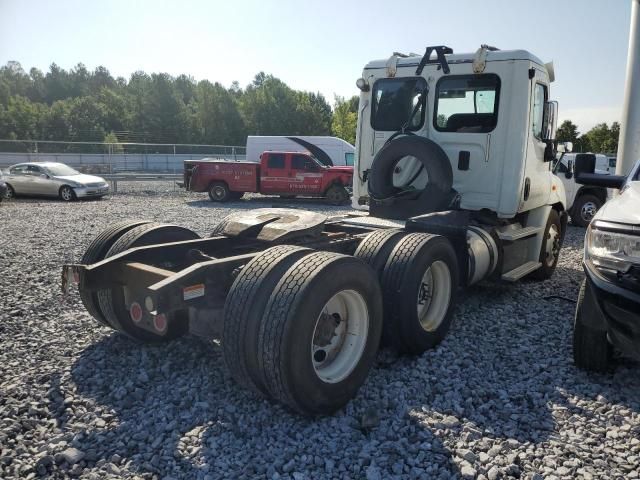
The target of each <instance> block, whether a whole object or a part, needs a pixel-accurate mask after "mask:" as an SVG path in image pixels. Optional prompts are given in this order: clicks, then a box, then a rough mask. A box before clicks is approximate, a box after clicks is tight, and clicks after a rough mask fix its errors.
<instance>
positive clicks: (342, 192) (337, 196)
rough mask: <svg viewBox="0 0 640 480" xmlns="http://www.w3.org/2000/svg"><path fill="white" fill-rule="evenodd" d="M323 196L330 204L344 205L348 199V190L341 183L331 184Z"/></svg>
mask: <svg viewBox="0 0 640 480" xmlns="http://www.w3.org/2000/svg"><path fill="white" fill-rule="evenodd" d="M324 196H325V198H326V200H327V202H328V203H330V204H331V205H344V204H345V203H347V202H348V201H349V192H347V189H346V188H344V187H343V186H342V185H331V186H330V187H329V188H328V189H327V191H326V192H325V194H324Z"/></svg>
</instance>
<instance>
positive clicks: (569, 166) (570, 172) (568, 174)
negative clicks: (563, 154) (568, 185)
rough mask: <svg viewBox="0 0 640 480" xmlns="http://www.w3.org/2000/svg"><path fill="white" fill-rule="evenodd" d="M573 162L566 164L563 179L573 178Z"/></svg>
mask: <svg viewBox="0 0 640 480" xmlns="http://www.w3.org/2000/svg"><path fill="white" fill-rule="evenodd" d="M573 168H574V167H573V160H569V161H568V162H567V171H566V172H564V176H565V178H573Z"/></svg>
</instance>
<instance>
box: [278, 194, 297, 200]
mask: <svg viewBox="0 0 640 480" xmlns="http://www.w3.org/2000/svg"><path fill="white" fill-rule="evenodd" d="M279 197H280V198H282V199H284V200H291V199H293V198H296V196H295V195H279Z"/></svg>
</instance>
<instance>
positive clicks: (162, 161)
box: [0, 140, 246, 173]
mask: <svg viewBox="0 0 640 480" xmlns="http://www.w3.org/2000/svg"><path fill="white" fill-rule="evenodd" d="M205 157H209V158H216V159H226V160H244V159H245V157H246V148H245V147H244V146H237V145H199V144H180V143H176V144H165V143H102V142H59V141H49V140H0V168H6V167H8V166H10V165H14V164H16V163H21V162H38V161H39V162H44V161H51V162H60V163H65V164H67V165H69V166H72V167H74V168H76V169H78V170H80V171H83V172H87V173H118V172H149V171H151V172H167V173H176V172H181V171H182V169H183V162H184V160H194V159H195V160H197V159H200V158H205Z"/></svg>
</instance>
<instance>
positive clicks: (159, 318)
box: [153, 313, 167, 333]
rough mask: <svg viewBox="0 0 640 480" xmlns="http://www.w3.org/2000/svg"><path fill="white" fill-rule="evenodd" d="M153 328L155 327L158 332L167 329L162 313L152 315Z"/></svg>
mask: <svg viewBox="0 0 640 480" xmlns="http://www.w3.org/2000/svg"><path fill="white" fill-rule="evenodd" d="M153 328H155V329H156V330H157V331H158V332H160V333H164V331H165V330H166V329H167V317H166V315H165V314H164V313H161V314H160V315H156V316H155V317H153Z"/></svg>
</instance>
